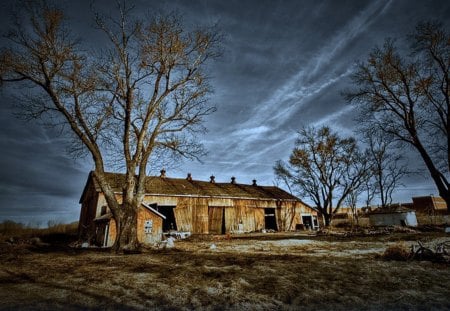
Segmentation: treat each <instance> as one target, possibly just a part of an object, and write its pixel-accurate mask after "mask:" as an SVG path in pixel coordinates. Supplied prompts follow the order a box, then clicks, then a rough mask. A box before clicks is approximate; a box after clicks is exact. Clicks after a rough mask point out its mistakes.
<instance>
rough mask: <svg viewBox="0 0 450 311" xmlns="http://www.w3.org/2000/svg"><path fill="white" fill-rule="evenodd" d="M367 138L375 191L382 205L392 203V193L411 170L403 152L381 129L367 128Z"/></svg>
mask: <svg viewBox="0 0 450 311" xmlns="http://www.w3.org/2000/svg"><path fill="white" fill-rule="evenodd" d="M365 140H366V142H367V145H368V148H367V153H368V157H367V158H368V160H369V163H370V170H371V173H372V174H371V175H372V179H373V180H374V190H375V191H374V192H375V193H376V194H377V195H378V196H379V198H380V202H381V207H386V206H388V205H389V204H391V203H392V194H393V193H394V191H395V190H396V189H397V188H398V186H400V185H401V181H402V179H403V178H404V177H405V176H407V175H409V174H410V173H411V172H410V171H409V170H408V168H407V165H406V163H405V161H406V159H405V157H404V156H403V154H402V153H401V152H400V151H398V150H396V149H395V148H394V146H393V145H394V143H393V141H392V140H390V139H389V138H387V137H386V136H385V135H383V134H382V133H381V132H380V131H377V130H374V129H366V131H365Z"/></svg>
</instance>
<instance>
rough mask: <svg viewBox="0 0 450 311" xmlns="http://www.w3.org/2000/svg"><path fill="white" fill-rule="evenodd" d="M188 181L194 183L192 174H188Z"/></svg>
mask: <svg viewBox="0 0 450 311" xmlns="http://www.w3.org/2000/svg"><path fill="white" fill-rule="evenodd" d="M186 180H188V181H192V175H191V173H188V174H187V177H186Z"/></svg>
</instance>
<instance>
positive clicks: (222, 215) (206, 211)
mask: <svg viewBox="0 0 450 311" xmlns="http://www.w3.org/2000/svg"><path fill="white" fill-rule="evenodd" d="M117 198H118V201H119V202H120V201H121V197H120V194H117ZM144 202H145V203H147V204H154V203H156V204H157V205H159V206H175V208H174V216H175V221H176V225H177V229H178V230H179V231H188V232H191V233H192V234H208V233H211V234H222V233H223V231H222V223H223V221H224V224H225V233H230V232H237V231H241V230H242V231H244V232H253V231H260V230H262V229H265V228H266V224H265V220H266V217H265V209H267V208H273V209H275V220H276V224H277V228H278V230H279V231H291V230H295V229H296V227H297V225H298V224H302V217H301V215H302V214H307V215H313V216H317V213H316V212H315V211H314V210H312V209H311V208H309V207H308V206H305V205H304V204H302V203H301V202H299V201H287V200H285V201H281V200H278V201H276V200H263V199H232V198H224V199H220V198H200V197H188V196H155V195H153V196H152V195H149V196H146V197H145V198H144ZM106 205H107V203H106V200H105V197H104V196H103V194H101V193H96V192H95V189H93V190H92V193H89V195H87V196H86V199H85V202H83V203H82V211H81V214H80V220H81V221H80V225H81V224H84V225H85V226H90V227H89V228H90V230H91V232H95V222H94V221H93V220H94V219H95V218H96V217H99V216H101V209H102V206H106ZM145 220H152V221H153V230H152V233H151V234H145V233H144V223H145ZM91 227H92V228H91ZM162 228H163V219H162V218H161V217H159V216H158V215H156V214H154V213H153V212H151V211H149V210H148V209H146V208H144V207H142V208H141V209H140V211H139V214H138V230H137V232H138V240H139V241H140V242H141V243H154V242H157V241H159V240H160V239H161V236H162ZM108 230H109V231H108V242H107V246H111V245H112V244H113V243H114V240H115V236H116V227H115V221H114V220H111V221H110V222H109V229H108ZM80 231H81V229H80Z"/></svg>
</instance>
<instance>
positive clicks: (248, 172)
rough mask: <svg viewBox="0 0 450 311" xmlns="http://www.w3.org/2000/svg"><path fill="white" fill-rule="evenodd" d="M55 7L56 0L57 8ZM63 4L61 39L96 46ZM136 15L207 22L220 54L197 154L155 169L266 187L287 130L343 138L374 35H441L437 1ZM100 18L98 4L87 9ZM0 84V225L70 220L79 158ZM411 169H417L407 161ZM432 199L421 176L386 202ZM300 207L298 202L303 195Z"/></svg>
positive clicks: (79, 180)
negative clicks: (314, 129) (357, 73)
mask: <svg viewBox="0 0 450 311" xmlns="http://www.w3.org/2000/svg"><path fill="white" fill-rule="evenodd" d="M61 2H62V1H61ZM62 3H64V8H65V9H66V11H67V13H68V15H69V17H70V20H71V23H72V24H71V25H73V26H72V31H73V32H75V33H78V32H79V33H80V35H81V36H82V38H84V39H86V41H88V42H91V44H92V42H96V44H101V42H102V41H101V39H100V38H99V37H98V36H99V35H100V34H99V33H96V32H95V31H93V30H91V29H90V28H89V27H90V25H91V24H92V14H91V11H90V3H91V1H67V2H62ZM133 3H135V4H136V8H137V11H136V12H138V13H137V14H139V13H142V12H149V13H150V14H152V12H155V11H172V10H176V11H177V12H179V13H180V14H181V15H182V16H183V20H184V22H185V23H186V24H188V25H212V24H217V25H218V27H219V29H220V30H221V32H222V33H223V35H224V40H223V56H222V57H221V58H220V59H218V60H217V61H215V62H213V63H210V64H209V65H208V69H207V70H208V72H209V75H210V77H211V80H210V83H211V85H212V86H213V88H214V93H213V94H212V95H211V97H210V100H211V103H212V104H214V105H215V106H216V107H217V112H216V113H214V114H212V115H210V116H208V117H207V119H206V120H205V123H204V125H205V126H206V128H207V129H208V132H207V133H205V134H202V135H200V136H199V137H198V139H199V141H201V142H203V144H204V146H205V148H206V150H207V151H208V155H207V156H205V157H203V158H202V162H201V163H199V162H193V161H184V162H183V163H181V164H180V165H178V166H177V167H174V168H166V170H167V175H168V176H169V177H176V178H184V177H186V174H187V173H191V174H192V176H193V178H194V179H197V180H209V176H210V175H214V176H216V181H217V182H228V181H230V178H231V176H235V177H236V180H237V182H238V183H248V184H249V183H251V181H252V180H253V179H256V180H257V182H258V184H259V185H273V184H274V183H275V176H274V173H273V166H274V164H275V162H276V161H277V160H287V159H288V157H289V154H290V152H291V151H292V148H293V146H294V142H295V138H296V131H298V130H299V129H300V128H301V127H302V126H322V125H327V126H330V127H331V128H333V129H334V130H336V131H338V132H339V133H340V134H341V135H343V136H349V135H353V131H354V128H355V126H356V122H355V121H354V118H355V115H356V113H357V111H356V110H355V107H353V106H350V105H349V104H348V103H346V102H345V100H344V99H343V98H342V96H341V92H342V91H343V90H346V89H348V88H350V87H351V80H350V75H351V74H352V72H353V71H354V70H355V66H354V65H355V62H356V61H358V60H361V61H363V60H365V59H366V58H367V55H368V53H369V52H370V51H371V50H372V49H373V48H374V47H375V46H376V45H381V44H383V42H384V40H385V38H387V37H391V38H399V40H403V39H404V37H405V35H406V34H408V33H411V32H412V31H413V29H414V26H415V25H416V23H417V22H418V21H421V20H426V19H430V18H433V19H438V20H440V21H442V22H445V23H446V24H445V26H446V28H447V29H449V28H448V27H449V21H448V16H450V2H446V1H441V0H437V1H426V0H422V1H410V0H396V1H393V0H391V1H385V0H380V1H362V0H353V1H342V0H339V1H331V0H329V1H318V0H314V1H300V0H298V1H260V0H258V1H245V0H241V1H223V0H217V1H206V0H203V1H196V0H189V1H182V0H179V1H133ZM13 4H14V1H12V0H8V1H6V0H5V1H2V3H1V4H0V9H1V13H0V14H1V15H2V16H1V21H0V27H1V28H0V29H4V30H5V29H7V28H8V27H9V26H10V25H9V15H10V12H11V8H12V6H13ZM96 6H97V7H98V8H100V9H101V10H106V11H107V10H110V9H111V5H109V1H106V0H104V1H97V2H96ZM15 91H17V90H13V89H10V88H0V150H1V154H0V165H1V170H0V221H3V220H6V219H8V220H13V221H16V222H22V223H25V224H29V225H39V226H45V225H47V223H48V221H52V222H62V223H67V222H72V221H76V220H78V217H79V212H80V205H79V203H78V201H79V198H80V195H81V192H82V190H83V187H84V185H85V182H86V179H87V176H88V173H89V171H90V170H92V169H93V165H92V162H91V161H90V159H89V158H83V159H73V158H71V157H70V156H69V155H68V154H67V152H66V150H65V146H64V145H65V144H64V143H65V139H66V138H65V137H63V136H61V135H59V133H57V132H55V131H54V130H52V129H48V128H44V127H42V126H41V125H39V124H38V123H36V122H26V121H23V120H21V119H18V118H17V117H16V116H15V115H14V111H15V110H14V108H13V104H14V92H15ZM405 153H408V154H412V160H411V161H410V164H411V165H412V166H414V167H421V166H422V163H421V161H420V160H419V159H418V158H417V157H414V151H413V150H405ZM429 194H435V195H437V190H436V188H435V187H434V185H433V183H432V181H431V179H430V178H429V176H428V175H427V174H426V173H424V174H421V175H415V176H414V177H410V178H409V179H408V180H405V181H404V186H403V187H402V188H401V189H399V190H398V191H397V193H396V195H395V196H394V201H396V202H409V201H411V197H412V196H417V195H429ZM302 199H303V200H304V201H305V202H307V203H308V202H309V201H308V199H305V198H302Z"/></svg>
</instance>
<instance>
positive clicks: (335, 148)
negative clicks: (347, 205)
mask: <svg viewBox="0 0 450 311" xmlns="http://www.w3.org/2000/svg"><path fill="white" fill-rule="evenodd" d="M298 134H299V137H298V139H297V141H296V144H295V148H294V150H293V151H292V154H291V156H290V158H289V163H287V164H286V163H284V162H283V161H278V162H277V163H276V165H275V167H274V170H275V174H276V175H277V176H278V177H279V178H281V179H287V180H289V182H290V184H291V185H292V187H293V189H295V190H297V191H298V192H299V194H300V195H302V196H307V197H309V198H310V199H311V200H312V201H313V202H314V203H315V205H316V208H317V210H318V211H319V212H320V213H321V214H322V217H323V219H324V222H325V225H326V226H329V225H330V224H331V221H332V218H333V216H334V215H335V214H336V212H337V211H338V210H339V208H340V207H341V205H342V203H343V202H344V200H345V198H346V197H347V196H348V195H349V194H350V193H351V192H352V191H355V190H356V189H358V188H359V187H361V185H362V184H363V183H364V181H365V180H366V178H367V161H366V160H365V158H364V156H363V153H362V152H360V151H359V149H358V146H357V144H356V141H355V139H354V138H340V137H339V135H338V134H337V133H333V132H332V131H331V130H330V128H328V127H322V128H320V129H315V128H303V129H302V130H300V131H299V133H298Z"/></svg>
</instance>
